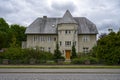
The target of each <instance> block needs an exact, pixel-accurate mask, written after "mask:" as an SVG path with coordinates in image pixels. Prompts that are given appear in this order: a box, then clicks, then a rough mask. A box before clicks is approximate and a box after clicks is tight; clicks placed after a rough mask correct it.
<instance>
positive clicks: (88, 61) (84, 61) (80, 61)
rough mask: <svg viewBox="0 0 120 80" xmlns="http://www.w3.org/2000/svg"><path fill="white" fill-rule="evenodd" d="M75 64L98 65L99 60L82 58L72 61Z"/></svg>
mask: <svg viewBox="0 0 120 80" xmlns="http://www.w3.org/2000/svg"><path fill="white" fill-rule="evenodd" d="M72 63H73V64H97V63H98V59H96V58H94V57H89V56H86V57H81V58H74V59H73V60H72Z"/></svg>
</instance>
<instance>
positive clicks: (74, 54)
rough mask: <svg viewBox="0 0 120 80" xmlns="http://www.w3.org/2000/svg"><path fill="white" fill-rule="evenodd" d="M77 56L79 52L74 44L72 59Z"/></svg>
mask: <svg viewBox="0 0 120 80" xmlns="http://www.w3.org/2000/svg"><path fill="white" fill-rule="evenodd" d="M76 57H77V53H76V49H75V45H74V44H73V45H72V55H71V59H73V58H76Z"/></svg>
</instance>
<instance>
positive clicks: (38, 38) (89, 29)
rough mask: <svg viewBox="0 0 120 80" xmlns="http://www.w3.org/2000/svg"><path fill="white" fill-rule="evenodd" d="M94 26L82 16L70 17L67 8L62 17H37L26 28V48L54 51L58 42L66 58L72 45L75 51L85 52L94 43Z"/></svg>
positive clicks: (95, 32)
mask: <svg viewBox="0 0 120 80" xmlns="http://www.w3.org/2000/svg"><path fill="white" fill-rule="evenodd" d="M97 33H98V31H97V28H96V26H95V25H94V24H93V23H92V22H91V21H89V20H88V19H86V18H84V17H72V15H71V14H70V12H69V11H68V10H67V11H66V13H65V14H64V16H63V17H62V18H47V17H43V18H38V19H36V20H35V21H34V22H33V23H32V24H31V25H30V26H29V27H28V28H27V29H26V34H27V41H26V47H27V48H35V47H39V48H40V49H41V50H44V51H49V52H51V53H54V50H55V48H56V43H57V42H58V44H59V47H60V51H61V52H62V53H63V54H62V55H63V56H64V57H65V58H66V60H69V59H70V55H71V49H72V45H73V44H75V48H76V51H77V52H85V53H87V52H88V51H89V50H90V49H91V48H92V47H93V46H94V45H96V35H97Z"/></svg>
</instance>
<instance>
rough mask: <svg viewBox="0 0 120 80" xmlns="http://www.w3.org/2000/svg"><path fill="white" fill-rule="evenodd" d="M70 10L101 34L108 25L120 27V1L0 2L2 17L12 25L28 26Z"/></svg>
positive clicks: (20, 0) (15, 0)
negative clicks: (90, 22) (83, 18)
mask: <svg viewBox="0 0 120 80" xmlns="http://www.w3.org/2000/svg"><path fill="white" fill-rule="evenodd" d="M67 9H69V10H70V12H71V13H72V15H73V16H75V17H87V18H88V19H89V20H91V21H92V22H93V23H95V24H96V25H97V27H98V29H99V32H103V31H104V32H105V31H107V29H108V25H112V26H115V27H112V28H113V29H115V30H118V28H119V27H120V26H119V25H120V17H119V16H120V0H0V17H3V18H5V20H7V22H9V23H10V24H20V25H25V26H28V25H29V24H30V23H32V22H33V21H34V20H35V19H36V18H37V17H42V16H44V15H46V16H48V17H62V16H63V14H64V13H65V11H66V10H67Z"/></svg>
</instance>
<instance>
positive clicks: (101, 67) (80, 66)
mask: <svg viewBox="0 0 120 80" xmlns="http://www.w3.org/2000/svg"><path fill="white" fill-rule="evenodd" d="M2 68H8V69H12V68H34V69H35V68H36V69H120V66H109V65H0V69H2Z"/></svg>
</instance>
